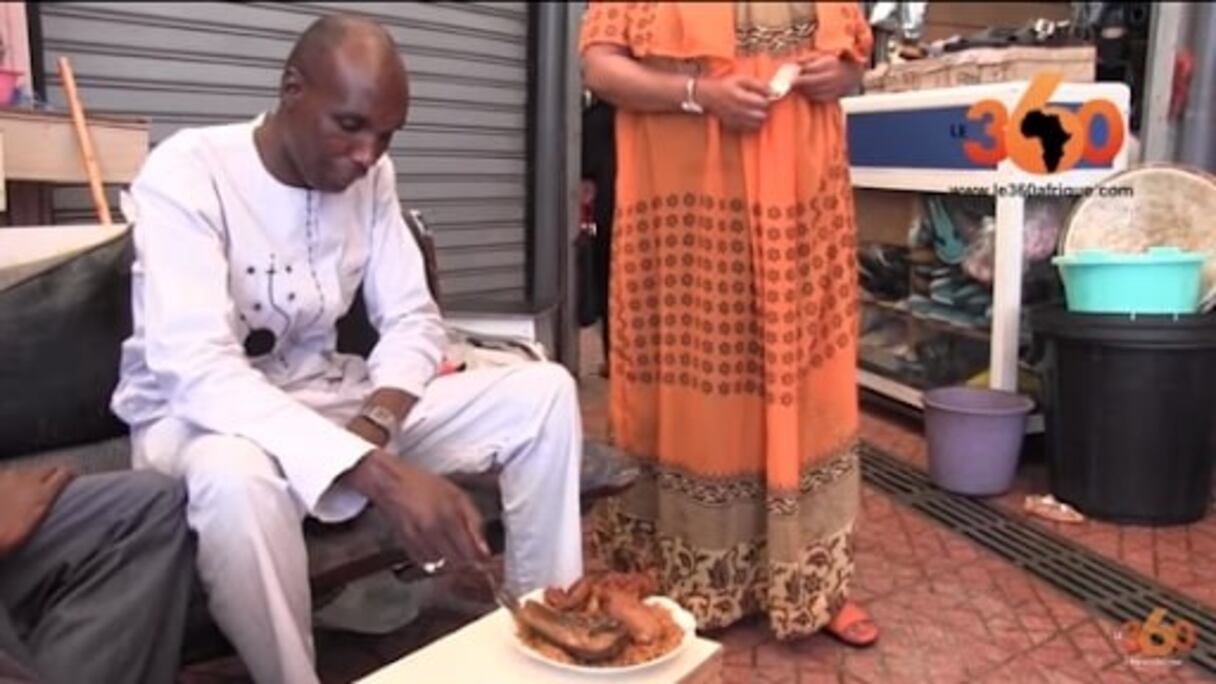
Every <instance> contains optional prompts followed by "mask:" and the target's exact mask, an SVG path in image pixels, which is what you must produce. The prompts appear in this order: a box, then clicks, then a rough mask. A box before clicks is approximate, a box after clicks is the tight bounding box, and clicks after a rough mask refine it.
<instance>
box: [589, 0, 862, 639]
mask: <svg viewBox="0 0 1216 684" xmlns="http://www.w3.org/2000/svg"><path fill="white" fill-rule="evenodd" d="M765 4H768V3H765ZM776 4H780V3H776ZM785 4H787V5H790V6H791V11H789V12H786V15H788V16H789V17H790V19H789V20H788V24H787V25H777V26H761V27H759V28H756V27H754V26H751V22H753V21H757V20H763V18H764V17H763V16H762V15H763V14H766V13H769V10H770V9H771V8H763V9H764V11H763V12H760V11H756V12H753V13H749V11H748V10H749V8H748V7H747V6H746V5H747V3H712V2H709V3H693V2H688V3H646V2H638V3H616V2H592V3H590V4H589V6H588V9H587V11H586V15H585V17H584V23H583V30H582V36H581V48H582V49H584V50H585V49H586V47H587V46H589V45H592V44H596V43H610V44H614V45H618V46H624V47H626V48H627V49H628V50H629V52H630V54H631V55H632V56H633V57H634V58H635V59H638V60H639V61H641V62H642V63H643V64H649V65H652V66H654V68H668V69H670V68H682V69H686V70H687V69H689V68H692V69H695V70H699V71H700V72H701V73H706V74H712V75H722V74H727V73H744V74H748V75H751V76H753V77H756V78H758V79H759V80H761V81H763V82H768V81H769V80H770V79H771V77H772V76H773V74H774V73H775V72H776V70H777V68H778V67H779V66H780V65H781V64H783V63H785V62H787V61H792V60H797V59H801V58H805V57H807V56H809V55H811V54H813V53H816V52H828V53H831V54H835V55H839V56H841V57H842V58H845V59H852V60H857V61H861V60H865V59H867V57H868V54H869V50H870V46H871V38H870V33H869V28H868V26H867V24H866V22H865V20H864V18H863V17H862V16H861V12H860V9H859V7H858V6H857V4H856V3H802V5H804V7H797V6H796V5H798V3H785ZM753 14H754V15H755V16H752V15H753ZM745 15H748V22H749V24H748V28H747V30H743V29H742V28H741V24H742V22H741V21H740V17H743V16H745ZM616 131H617V157H618V159H617V169H618V171H617V174H618V175H617V210H616V220H615V224H614V233H615V235H614V245H613V256H612V269H613V273H612V279H611V288H612V289H611V298H612V303H611V307H610V309H611V312H612V319H611V321H610V325H611V326H612V329H611V335H612V339H613V345H612V355H611V359H610V363H611V377H612V381H611V409H610V412H611V425H612V431H613V438H614V440H615V441H616V443H617V444H618V445H619V446H620V447H621V448H623V449H625V450H626V451H629V452H631V453H633V454H636V455H638V456H639V457H640V458H642V459H643V460H644V463H645V465H646V472H647V475H648V478H649V482H645V483H643V486H639V487H638V488H636V489H635V491H634V492H631V493H630V494H629V495H628V496H626V497H625V498H624V499H622V500H621V501H619V502H616V503H615V504H614V506H613V507H612V510H611V511H610V512H608V513H606V514H605V515H604V517H603V518H601V520H600V521H599V523H598V524H597V528H596V533H595V538H596V544H597V546H598V547H599V548H600V549H601V550H603V551H604V552H606V553H608V554H611V555H612V556H613V557H614V558H616V560H617V562H618V564H620V565H651V566H657V568H658V570H659V571H660V573H661V575H662V576H663V578H664V582H665V589H666V590H667V591H669V593H671V594H672V595H673V596H675V597H676V598H677V599H678V600H683V601H684V602H685V603H686V605H688V604H690V603H691V604H694V605H695V606H696V609H694V613H697V616H698V618H699V620H700V621H701V624H702V627H717V626H724V625H725V624H729V623H730V622H732V621H734V620H736V619H738V618H740V617H742V616H743V615H746V614H747V613H749V612H754V611H756V610H766V611H767V612H768V613H769V615H770V619H771V620H772V623H773V625H774V627H775V629H776V631H777V633H778V634H779V635H782V636H794V635H798V634H804V633H808V632H811V631H814V630H816V629H818V628H820V627H822V626H823V624H825V623H826V622H827V620H828V619H829V618H830V613H831V612H832V611H833V610H835V608H837V607H838V606H839V605H840V603H841V602H842V601H843V600H844V595H845V593H846V592H847V584H848V578H849V576H850V575H851V570H852V566H851V550H850V549H851V546H850V544H851V530H852V523H853V518H854V514H855V510H856V502H857V477H856V476H857V473H856V470H857V466H856V456H855V452H854V450H853V441H854V439H855V434H856V431H857V427H858V410H857V393H856V370H855V369H856V345H857V273H856V248H855V243H856V236H855V228H854V219H853V206H852V195H851V191H850V184H849V176H848V160H847V154H846V150H845V142H844V120H843V115H842V113H841V110H840V107H839V105H838V104H837V103H812V102H809V101H808V100H806V99H805V98H803V97H802V96H800V95H797V94H796V93H795V94H791V95H790V96H788V97H786V98H784V99H782V100H781V101H779V102H776V103H774V104H773V105H772V107H771V108H770V111H769V119H768V122H767V123H766V124H765V126H764V127H763V128H762V129H761V130H760V131H759V132H757V133H753V134H739V133H735V132H731V131H728V130H726V129H725V128H723V127H722V126H721V125H720V123H719V122H718V121H717V120H716V119H715V118H714V117H713V116H694V115H687V114H683V113H661V114H656V113H638V112H631V111H629V110H628V109H627V108H626V107H624V106H621V107H619V108H618V114H617V125H616ZM677 548H678V549H682V551H681V553H682V554H683V555H684V560H678V559H677V556H680V554H675V555H673V554H674V551H673V549H677ZM743 559H746V560H743ZM723 563H725V564H726V566H727V567H733V568H734V570H729V571H728V570H721V571H714V569H713V568H714V567H719V566H722V564H723ZM778 579H780V580H781V581H780V582H778ZM791 581H792V582H794V584H795V585H797V587H795V589H793V590H791V589H790V586H793V585H789V582H791ZM778 584H781V585H782V586H778ZM800 588H807V590H806V591H802V590H801V589H800ZM812 589H813V591H812ZM791 596H796V597H798V598H797V601H798V602H799V605H790V601H791V599H790V597H791ZM803 604H805V605H803Z"/></svg>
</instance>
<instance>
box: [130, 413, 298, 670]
mask: <svg viewBox="0 0 1216 684" xmlns="http://www.w3.org/2000/svg"><path fill="white" fill-rule="evenodd" d="M135 443H136V449H135V450H136V458H137V461H136V462H137V463H139V462H145V463H147V464H149V465H151V466H152V467H155V468H157V469H160V470H164V471H166V472H169V473H172V474H176V475H180V476H181V477H183V478H184V479H185V481H186V486H187V489H188V493H189V504H188V506H187V518H188V520H189V523H190V527H191V529H193V530H194V531H195V532H196V533H197V534H198V572H199V576H200V577H201V579H202V583H203V587H204V588H205V589H206V591H207V596H208V606H209V607H210V609H211V615H212V617H213V618H214V619H215V622H216V624H217V625H218V626H219V628H220V630H221V631H223V632H224V634H225V635H226V636H227V637H228V640H229V641H230V642H232V645H233V647H235V648H236V650H237V653H239V654H240V656H241V659H242V660H243V661H244V662H245V666H246V667H247V668H249V672H250V674H251V675H253V678H254V680H256V681H257V682H259V684H272V683H276V682H282V683H285V684H307V683H308V682H316V681H317V674H316V669H315V664H314V659H315V653H314V650H313V639H312V622H311V614H310V611H311V606H312V598H311V595H310V593H309V587H308V555H307V551H306V550H305V547H304V532H303V527H302V524H303V519H304V511H303V509H302V506H301V505H300V504H299V503H298V502H297V501H296V499H295V497H294V496H293V495H292V494H291V492H290V490H289V489H288V485H287V481H286V480H285V479H284V478H283V476H282V474H281V472H280V471H279V469H278V467H277V465H276V464H275V462H274V460H273V459H272V458H271V457H270V456H268V455H267V454H266V453H265V452H264V451H262V450H261V449H260V448H258V447H257V446H256V445H255V444H253V443H252V442H250V441H248V440H245V439H241V438H239V437H230V436H226V435H216V434H211V433H203V432H199V431H197V430H195V429H194V428H191V427H190V426H188V425H186V424H184V423H182V422H180V421H177V420H174V419H171V418H170V419H165V420H162V421H160V422H159V423H157V424H155V425H153V426H151V427H150V428H149V429H148V430H146V431H144V432H142V433H140V434H138V435H136V439H135Z"/></svg>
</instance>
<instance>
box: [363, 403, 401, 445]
mask: <svg viewBox="0 0 1216 684" xmlns="http://www.w3.org/2000/svg"><path fill="white" fill-rule="evenodd" d="M359 417H360V418H363V419H364V420H366V421H367V422H369V423H371V424H372V425H375V426H376V427H378V428H380V429H381V430H383V431H384V435H385V437H387V438H388V442H390V443H391V442H393V441H394V440H396V439H397V433H398V432H400V431H401V422H400V421H398V420H397V416H396V415H394V414H393V412H392V411H390V410H388V409H386V408H384V407H383V406H379V405H376V404H367V405H365V406H364V407H363V408H362V409H360V410H359Z"/></svg>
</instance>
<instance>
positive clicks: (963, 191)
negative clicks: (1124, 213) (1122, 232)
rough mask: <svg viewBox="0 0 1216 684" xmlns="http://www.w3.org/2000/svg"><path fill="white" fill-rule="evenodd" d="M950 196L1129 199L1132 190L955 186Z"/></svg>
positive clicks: (1057, 185) (1036, 185)
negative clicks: (1092, 196)
mask: <svg viewBox="0 0 1216 684" xmlns="http://www.w3.org/2000/svg"><path fill="white" fill-rule="evenodd" d="M947 192H948V193H949V194H951V195H978V196H984V197H1089V196H1091V195H1097V196H1099V197H1131V196H1132V195H1133V194H1134V190H1133V188H1131V187H1127V186H1114V185H1112V186H1101V187H1076V186H1069V185H1063V184H1061V183H993V184H991V185H956V186H951V187H950V188H949V190H948V191H947Z"/></svg>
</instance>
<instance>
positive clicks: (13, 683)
mask: <svg viewBox="0 0 1216 684" xmlns="http://www.w3.org/2000/svg"><path fill="white" fill-rule="evenodd" d="M33 663H34V656H32V655H30V651H29V649H28V648H26V646H25V642H24V641H22V640H21V637H20V636H18V634H17V628H16V627H15V626H14V625H13V621H12V619H11V618H9V615H8V611H7V610H6V609H5V608H4V607H3V606H0V682H4V683H5V684H36V683H37V681H38V676H37V674H35V673H34V665H33Z"/></svg>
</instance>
